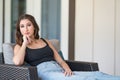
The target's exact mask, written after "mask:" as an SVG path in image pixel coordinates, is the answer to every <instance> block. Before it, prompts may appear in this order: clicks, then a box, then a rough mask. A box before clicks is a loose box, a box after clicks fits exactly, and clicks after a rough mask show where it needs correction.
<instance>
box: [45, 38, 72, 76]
mask: <svg viewBox="0 0 120 80" xmlns="http://www.w3.org/2000/svg"><path fill="white" fill-rule="evenodd" d="M47 42H48V44H49V46H50V47H51V49H52V50H53V52H54V58H55V60H56V61H57V62H58V63H59V64H60V66H62V67H63V69H64V70H65V72H64V73H65V76H66V75H69V76H71V75H72V74H73V73H72V71H71V69H70V67H69V66H68V65H67V63H66V62H65V61H64V60H63V59H62V58H61V57H60V55H59V54H58V52H57V51H56V50H55V48H54V47H53V45H52V44H51V43H50V42H49V41H48V40H47Z"/></svg>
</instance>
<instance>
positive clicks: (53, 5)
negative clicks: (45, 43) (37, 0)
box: [41, 0, 61, 40]
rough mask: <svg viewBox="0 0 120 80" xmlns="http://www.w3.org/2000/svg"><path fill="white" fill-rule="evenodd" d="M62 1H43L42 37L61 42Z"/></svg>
mask: <svg viewBox="0 0 120 80" xmlns="http://www.w3.org/2000/svg"><path fill="white" fill-rule="evenodd" d="M60 2H61V1H60V0H42V11H41V12H42V14H41V16H42V20H41V36H42V37H43V38H47V39H58V40H60V5H61V3H60Z"/></svg>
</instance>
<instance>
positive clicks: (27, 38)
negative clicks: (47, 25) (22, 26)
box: [23, 35, 31, 45]
mask: <svg viewBox="0 0 120 80" xmlns="http://www.w3.org/2000/svg"><path fill="white" fill-rule="evenodd" d="M23 43H25V44H26V45H27V44H30V43H31V39H30V37H29V36H26V35H24V36H23Z"/></svg>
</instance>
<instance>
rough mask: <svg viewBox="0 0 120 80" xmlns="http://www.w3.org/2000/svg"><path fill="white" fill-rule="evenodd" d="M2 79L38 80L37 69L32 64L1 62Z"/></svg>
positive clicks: (0, 75)
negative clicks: (18, 64) (22, 64)
mask: <svg viewBox="0 0 120 80" xmlns="http://www.w3.org/2000/svg"><path fill="white" fill-rule="evenodd" d="M0 80H38V75H37V69H36V67H32V66H21V67H20V66H15V65H9V64H0Z"/></svg>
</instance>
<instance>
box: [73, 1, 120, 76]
mask: <svg viewBox="0 0 120 80" xmlns="http://www.w3.org/2000/svg"><path fill="white" fill-rule="evenodd" d="M119 21H120V1H119V0H76V23H75V25H76V27H75V60H81V61H94V62H98V64H99V68H100V71H102V72H105V73H109V74H115V75H120V64H119V63H118V61H120V59H119V57H120V35H119V34H120V23H119Z"/></svg>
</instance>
